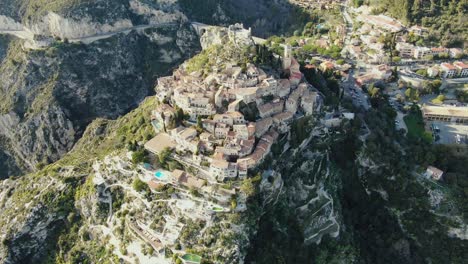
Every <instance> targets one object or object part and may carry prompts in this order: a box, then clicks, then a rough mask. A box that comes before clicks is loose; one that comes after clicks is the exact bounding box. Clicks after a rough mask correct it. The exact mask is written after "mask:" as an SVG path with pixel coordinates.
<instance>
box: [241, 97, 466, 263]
mask: <svg viewBox="0 0 468 264" xmlns="http://www.w3.org/2000/svg"><path fill="white" fill-rule="evenodd" d="M379 104H380V105H379V106H378V107H376V109H371V110H370V111H369V112H368V113H367V114H366V117H365V118H364V119H363V121H365V122H366V125H365V126H361V122H360V121H359V120H355V121H353V122H350V123H345V124H343V125H342V126H341V128H340V129H339V131H338V133H332V135H330V136H325V137H322V138H321V139H318V138H315V137H314V139H313V140H312V141H311V143H310V144H309V145H308V146H307V147H306V148H304V150H303V151H298V152H297V153H294V152H293V153H285V154H283V156H281V157H280V158H278V159H276V160H278V164H276V165H275V164H274V163H273V165H272V166H271V168H275V170H278V171H280V172H281V175H282V178H283V179H284V186H283V188H282V192H281V194H280V195H279V196H278V198H277V202H276V203H275V204H272V205H270V206H269V207H266V212H265V214H264V215H263V216H262V217H261V219H260V224H259V230H258V233H257V235H256V236H255V237H254V239H253V244H252V247H251V250H250V254H249V255H248V256H247V261H248V262H255V263H311V262H312V263H464V262H465V259H466V258H467V257H468V255H467V251H466V248H467V247H468V239H467V238H468V237H467V235H466V228H467V223H468V219H467V217H466V212H467V208H468V207H467V206H466V199H467V198H466V197H467V195H466V193H465V194H464V192H463V186H466V185H465V184H466V181H465V180H462V179H464V178H465V177H464V176H462V175H461V174H458V177H457V176H450V180H449V178H446V179H447V181H444V182H443V183H437V182H434V181H432V180H429V179H427V178H425V177H424V176H423V172H424V170H425V169H424V168H425V166H427V164H436V165H437V166H444V169H448V168H450V170H451V171H453V174H454V175H455V174H457V173H455V172H454V171H458V173H460V172H463V171H464V169H462V166H461V164H463V162H466V161H465V160H466V159H465V158H462V157H458V158H457V157H454V156H453V155H448V154H447V152H444V151H440V150H436V151H435V153H438V154H436V156H437V158H436V157H435V156H433V155H434V150H431V147H430V146H425V145H424V144H416V145H413V144H411V143H409V142H408V141H407V139H406V138H405V137H404V136H403V135H401V134H400V133H399V132H398V131H396V130H395V129H394V121H393V120H394V116H393V112H392V110H391V108H389V107H388V105H387V104H386V103H384V102H380V103H379ZM368 129H369V130H368ZM361 140H362V141H361ZM436 149H437V148H436ZM439 151H440V152H439ZM324 155H326V156H324ZM444 156H449V157H450V159H449V158H445V157H444ZM441 160H442V162H441ZM447 162H450V163H451V164H450V166H449V167H447ZM457 162H458V163H459V164H457ZM439 163H440V164H439ZM457 178H458V182H459V186H457V184H456V183H455V182H457ZM304 215H305V216H306V217H304ZM336 232H338V234H337V233H336Z"/></svg>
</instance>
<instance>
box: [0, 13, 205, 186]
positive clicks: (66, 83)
mask: <svg viewBox="0 0 468 264" xmlns="http://www.w3.org/2000/svg"><path fill="white" fill-rule="evenodd" d="M0 19H4V20H5V18H4V17H3V18H0ZM9 21H10V20H9ZM46 21H47V22H46ZM119 21H120V22H119ZM119 21H118V22H116V23H114V24H112V26H110V25H106V24H98V23H94V22H89V21H87V20H86V19H84V20H81V21H78V22H77V21H75V20H72V19H66V18H63V17H59V16H58V15H56V14H52V13H49V15H48V16H47V17H46V18H45V20H43V21H42V22H40V23H37V24H34V26H32V27H31V31H34V32H36V33H41V34H51V35H60V36H62V37H67V38H68V37H70V38H72V37H79V36H83V35H86V34H95V33H97V32H105V31H109V30H110V31H113V30H116V29H118V28H123V27H127V26H131V25H132V22H131V21H129V20H119ZM10 22H11V21H10ZM41 23H42V24H41ZM93 23H94V24H93ZM90 25H94V26H90ZM96 25H99V26H96ZM11 26H12V27H13V26H14V24H11ZM24 27H25V26H24ZM26 31H28V32H29V29H28V30H25V31H24V32H26ZM34 36H38V35H35V34H34ZM0 38H5V36H1V35H0ZM7 38H8V41H4V42H0V79H1V80H2V83H1V86H0V96H1V98H2V99H3V100H2V102H0V109H1V110H0V149H1V151H0V152H1V153H0V161H2V167H5V168H6V169H4V170H1V171H0V178H4V177H7V176H9V175H15V174H18V173H19V171H18V168H19V169H21V171H23V172H24V171H33V170H35V169H36V168H37V167H40V166H41V165H42V164H48V163H50V162H54V161H56V160H58V159H59V158H60V157H62V156H63V155H64V154H65V153H67V152H68V151H69V150H70V149H71V148H72V147H73V145H74V143H75V142H76V140H78V139H79V138H80V137H81V133H82V132H83V131H84V129H85V128H86V125H87V124H89V123H90V122H91V121H92V120H94V119H95V118H98V117H104V118H112V119H114V118H116V117H118V116H120V115H122V114H125V113H127V112H128V111H129V110H131V109H132V108H134V107H136V106H137V105H138V103H139V102H141V100H143V98H145V97H146V96H147V95H148V94H150V93H151V92H152V87H153V85H154V82H155V80H156V78H157V77H158V76H162V75H165V74H167V73H168V72H169V71H170V70H171V69H172V68H173V67H174V66H176V65H178V64H179V63H181V62H182V61H184V60H185V59H187V58H188V57H189V56H192V55H193V54H195V52H196V51H197V50H199V43H198V40H197V35H196V34H195V32H194V31H193V29H192V28H191V27H190V24H186V23H183V22H182V23H175V24H173V25H171V26H169V27H165V28H146V29H144V30H138V31H129V32H124V33H120V34H115V35H113V36H110V37H108V38H105V39H101V40H99V41H95V42H92V43H90V44H79V43H70V44H68V43H63V42H61V43H60V44H59V45H56V46H53V47H52V46H50V47H49V46H47V47H43V48H41V49H39V50H30V49H27V48H25V46H27V45H26V44H27V43H28V41H27V40H22V39H21V38H20V39H19V38H16V37H7ZM3 161H4V162H3Z"/></svg>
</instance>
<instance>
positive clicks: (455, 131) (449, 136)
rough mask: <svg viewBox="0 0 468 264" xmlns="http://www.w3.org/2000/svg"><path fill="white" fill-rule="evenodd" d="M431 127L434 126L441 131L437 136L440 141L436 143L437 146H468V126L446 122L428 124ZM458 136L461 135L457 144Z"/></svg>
mask: <svg viewBox="0 0 468 264" xmlns="http://www.w3.org/2000/svg"><path fill="white" fill-rule="evenodd" d="M427 123H428V125H429V126H431V124H434V126H437V127H438V128H439V130H440V132H438V133H437V134H438V135H439V140H437V141H435V143H436V144H467V143H468V142H467V137H468V126H467V125H460V124H452V123H444V122H436V121H432V122H427ZM457 135H460V139H461V140H460V142H457Z"/></svg>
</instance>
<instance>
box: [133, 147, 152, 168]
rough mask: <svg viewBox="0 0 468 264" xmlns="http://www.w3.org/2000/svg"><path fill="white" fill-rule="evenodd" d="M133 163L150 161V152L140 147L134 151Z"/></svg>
mask: <svg viewBox="0 0 468 264" xmlns="http://www.w3.org/2000/svg"><path fill="white" fill-rule="evenodd" d="M132 162H133V164H139V163H142V162H148V153H147V152H146V150H145V149H139V150H137V151H135V152H133V153H132Z"/></svg>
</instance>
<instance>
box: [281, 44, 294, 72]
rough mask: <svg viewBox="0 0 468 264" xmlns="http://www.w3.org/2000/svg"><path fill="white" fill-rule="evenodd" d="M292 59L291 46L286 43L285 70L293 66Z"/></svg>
mask: <svg viewBox="0 0 468 264" xmlns="http://www.w3.org/2000/svg"><path fill="white" fill-rule="evenodd" d="M291 59H292V54H291V46H290V45H287V44H286V45H284V55H283V70H289V68H291Z"/></svg>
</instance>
